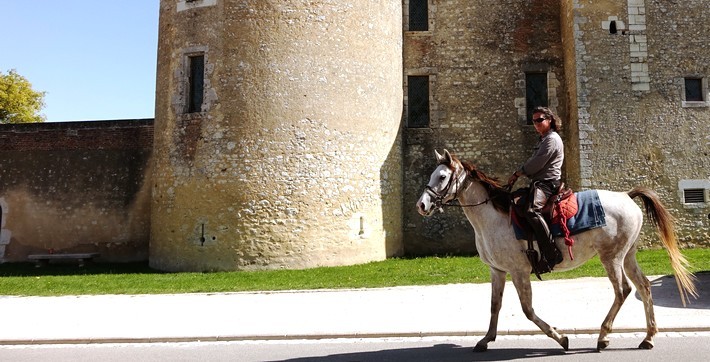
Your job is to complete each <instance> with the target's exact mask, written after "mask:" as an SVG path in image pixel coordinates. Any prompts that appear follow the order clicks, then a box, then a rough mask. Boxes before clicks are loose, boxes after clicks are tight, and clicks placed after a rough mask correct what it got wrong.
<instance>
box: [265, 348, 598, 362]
mask: <svg viewBox="0 0 710 362" xmlns="http://www.w3.org/2000/svg"><path fill="white" fill-rule="evenodd" d="M587 353H598V352H597V350H596V349H570V350H569V351H566V352H565V351H563V350H562V349H560V348H540V349H531V348H509V349H490V350H488V351H486V352H483V353H476V352H473V348H472V347H462V346H459V345H455V344H437V345H435V346H432V347H422V348H402V349H391V350H381V351H369V352H355V353H344V354H334V355H330V356H321V357H302V358H294V359H287V360H279V361H271V362H306V361H308V362H352V361H393V362H404V361H407V362H410V361H414V362H416V361H437V362H463V361H513V360H520V359H532V358H540V357H552V356H564V355H575V354H587Z"/></svg>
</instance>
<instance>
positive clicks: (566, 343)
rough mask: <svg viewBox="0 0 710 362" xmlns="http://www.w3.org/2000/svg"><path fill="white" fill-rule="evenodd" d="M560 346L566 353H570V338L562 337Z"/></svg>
mask: <svg viewBox="0 0 710 362" xmlns="http://www.w3.org/2000/svg"><path fill="white" fill-rule="evenodd" d="M560 346H562V348H564V349H565V351H569V338H567V337H562V339H561V340H560Z"/></svg>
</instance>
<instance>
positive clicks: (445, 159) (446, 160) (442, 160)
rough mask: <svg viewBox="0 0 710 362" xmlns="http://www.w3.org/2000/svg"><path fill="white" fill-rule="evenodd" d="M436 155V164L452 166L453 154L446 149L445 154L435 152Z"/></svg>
mask: <svg viewBox="0 0 710 362" xmlns="http://www.w3.org/2000/svg"><path fill="white" fill-rule="evenodd" d="M434 154H436V163H437V164H438V165H450V164H451V154H450V153H449V151H448V150H447V149H444V154H443V155H442V154H440V153H439V151H437V150H434Z"/></svg>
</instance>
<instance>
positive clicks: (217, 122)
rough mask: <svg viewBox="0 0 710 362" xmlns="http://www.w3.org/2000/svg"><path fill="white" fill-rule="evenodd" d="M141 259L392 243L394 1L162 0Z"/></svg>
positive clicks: (375, 251)
mask: <svg viewBox="0 0 710 362" xmlns="http://www.w3.org/2000/svg"><path fill="white" fill-rule="evenodd" d="M157 79H158V81H157V91H156V93H157V94H156V119H155V145H154V155H153V204H152V226H151V228H152V230H151V241H150V264H151V266H152V267H155V268H158V269H162V270H169V271H208V270H241V269H273V268H307V267H315V266H331V265H346V264H355V263H362V262H367V261H372V260H381V259H385V258H386V257H388V256H393V255H398V254H401V252H402V201H401V200H402V190H401V178H402V166H401V162H402V160H401V156H400V153H401V152H400V149H401V145H400V143H401V140H400V137H399V131H400V121H401V117H402V98H403V94H402V5H401V2H399V1H389V0H377V1H354V0H324V1H318V2H312V1H307V0H279V1H275V0H187V1H185V0H161V2H160V35H159V46H158V70H157Z"/></svg>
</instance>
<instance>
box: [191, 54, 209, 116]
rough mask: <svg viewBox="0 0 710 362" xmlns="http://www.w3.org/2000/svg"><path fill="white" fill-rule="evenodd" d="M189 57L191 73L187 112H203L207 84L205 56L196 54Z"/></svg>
mask: <svg viewBox="0 0 710 362" xmlns="http://www.w3.org/2000/svg"><path fill="white" fill-rule="evenodd" d="M188 59H189V63H190V73H189V76H188V100H187V112H188V113H195V112H201V111H202V101H203V95H204V86H205V56H204V55H194V56H190V57H189V58H188Z"/></svg>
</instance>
